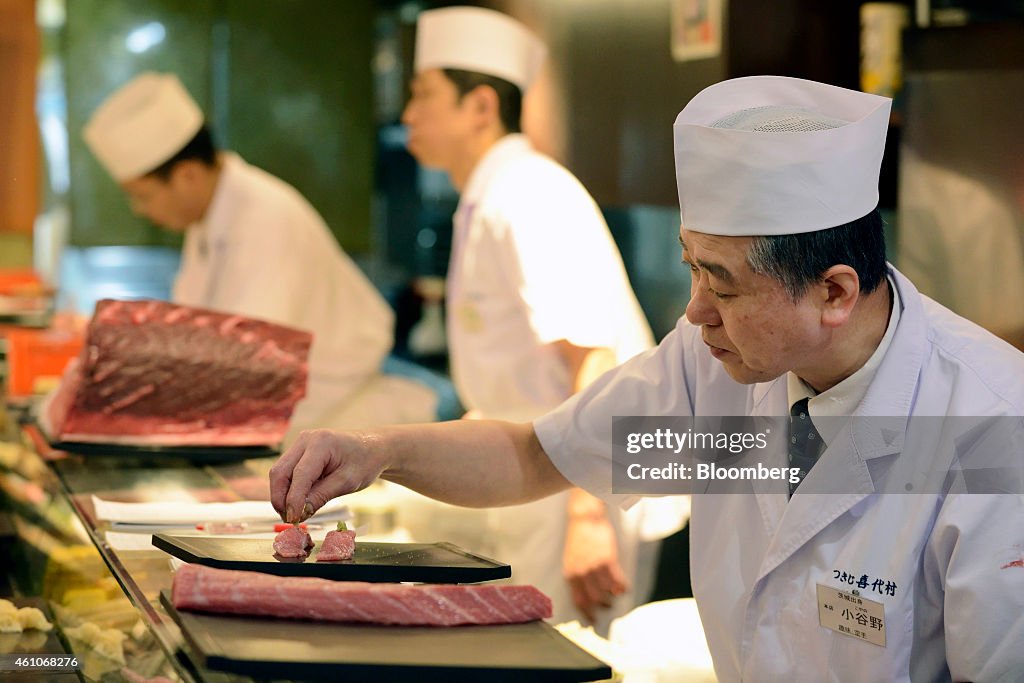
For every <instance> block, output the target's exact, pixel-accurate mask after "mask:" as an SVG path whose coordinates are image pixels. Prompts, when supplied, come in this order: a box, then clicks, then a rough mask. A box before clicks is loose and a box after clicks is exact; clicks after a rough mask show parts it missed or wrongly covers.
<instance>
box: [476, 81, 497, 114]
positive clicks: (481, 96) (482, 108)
mask: <svg viewBox="0 0 1024 683" xmlns="http://www.w3.org/2000/svg"><path fill="white" fill-rule="evenodd" d="M469 94H470V95H471V96H472V106H473V111H474V113H477V114H480V115H483V116H487V115H494V116H495V117H498V116H499V113H498V93H497V91H496V90H495V89H494V88H492V87H491V86H489V85H478V86H477V87H475V88H473V90H472V91H471V92H470V93H469Z"/></svg>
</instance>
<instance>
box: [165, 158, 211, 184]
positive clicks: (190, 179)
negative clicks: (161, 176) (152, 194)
mask: <svg viewBox="0 0 1024 683" xmlns="http://www.w3.org/2000/svg"><path fill="white" fill-rule="evenodd" d="M204 170H205V166H204V164H203V162H201V161H200V160H199V159H182V160H181V161H179V162H178V163H176V164H175V165H174V168H172V169H171V177H170V178H169V180H171V181H176V182H179V183H182V182H184V183H188V184H193V183H195V182H196V181H198V180H199V177H200V174H201V173H202V172H203V171H204Z"/></svg>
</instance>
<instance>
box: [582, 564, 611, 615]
mask: <svg viewBox="0 0 1024 683" xmlns="http://www.w3.org/2000/svg"><path fill="white" fill-rule="evenodd" d="M581 579H582V584H583V592H584V596H585V598H586V600H587V604H588V605H590V606H591V608H593V607H611V597H610V596H609V595H608V590H607V588H606V587H605V584H604V580H603V577H602V576H601V574H600V573H599V572H596V571H590V572H587V573H586V574H584V575H583V576H582V577H581Z"/></svg>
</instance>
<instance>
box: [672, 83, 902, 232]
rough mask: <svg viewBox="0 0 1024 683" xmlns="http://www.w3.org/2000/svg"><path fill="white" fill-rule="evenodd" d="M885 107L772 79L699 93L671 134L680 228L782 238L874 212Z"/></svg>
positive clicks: (834, 90) (849, 93)
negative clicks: (673, 147) (781, 236)
mask: <svg viewBox="0 0 1024 683" xmlns="http://www.w3.org/2000/svg"><path fill="white" fill-rule="evenodd" d="M891 103H892V100H890V99H889V98H886V97H879V96H878V95H869V94H866V93H862V92H857V91H854V90H847V89H846V88H839V87H836V86H832V85H825V84H824V83H816V82H814V81H807V80H803V79H799V78H786V77H782V76H750V77H746V78H736V79H732V80H728V81H723V82H721V83H717V84H715V85H712V86H710V87H708V88H705V89H704V90H702V91H701V92H700V93H698V94H697V96H696V97H694V98H693V99H692V100H691V101H690V103H689V104H687V105H686V107H685V108H684V109H683V110H682V111H681V112H680V113H679V116H678V117H677V118H676V122H675V125H674V126H673V134H674V139H675V161H676V180H677V184H678V189H679V208H680V215H681V219H682V224H683V227H685V228H686V229H688V230H693V231H696V232H703V233H708V234H712V235H786V234H794V233H801V232H811V231H814V230H822V229H824V228H832V227H835V226H838V225H843V224H844V223H849V222H850V221H853V220H856V219H857V218H860V217H862V216H865V215H867V214H868V213H870V212H871V211H872V210H873V209H874V208H875V207H876V206H877V205H878V174H879V169H880V168H881V163H882V152H883V150H884V147H885V134H886V131H887V127H888V123H889V108H890V105H891Z"/></svg>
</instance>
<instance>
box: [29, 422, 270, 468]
mask: <svg viewBox="0 0 1024 683" xmlns="http://www.w3.org/2000/svg"><path fill="white" fill-rule="evenodd" d="M33 427H35V428H36V429H38V430H39V434H40V435H41V436H42V437H43V439H45V440H46V443H47V445H49V447H50V448H52V449H53V450H55V451H64V452H65V453H75V454H76V455H87V456H88V455H92V456H112V457H121V458H134V459H141V460H145V461H147V462H157V463H158V462H160V461H165V460H188V461H190V462H196V463H201V464H207V465H213V464H219V463H228V462H237V461H239V460H248V459H250V458H270V457H274V456H275V455H279V454H280V453H281V448H280V446H155V445H152V444H125V443H93V442H86V441H60V440H57V441H55V440H53V439H52V438H51V437H50V435H49V434H47V432H46V430H45V429H43V427H42V425H40V424H38V423H37V424H35V425H33Z"/></svg>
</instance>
